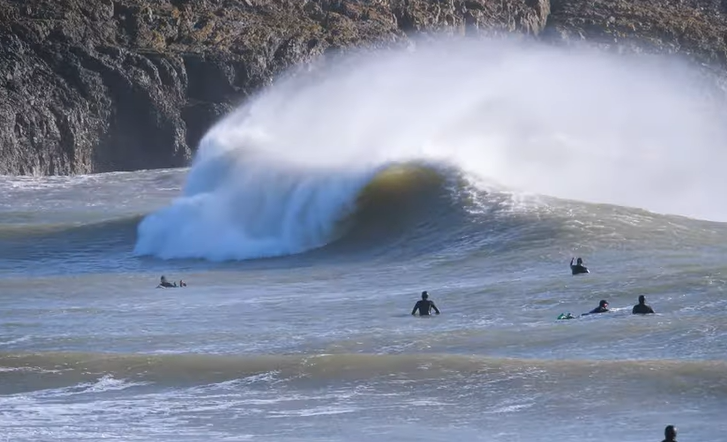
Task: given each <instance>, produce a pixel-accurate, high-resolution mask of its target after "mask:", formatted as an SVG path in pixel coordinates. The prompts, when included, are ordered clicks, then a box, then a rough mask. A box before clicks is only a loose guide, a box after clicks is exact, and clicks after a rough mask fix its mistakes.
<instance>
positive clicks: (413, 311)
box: [411, 302, 419, 316]
mask: <svg viewBox="0 0 727 442" xmlns="http://www.w3.org/2000/svg"><path fill="white" fill-rule="evenodd" d="M418 308H419V303H418V302H417V303H416V304H414V308H413V309H412V311H411V315H412V316H414V315H415V314H416V312H417V309H418Z"/></svg>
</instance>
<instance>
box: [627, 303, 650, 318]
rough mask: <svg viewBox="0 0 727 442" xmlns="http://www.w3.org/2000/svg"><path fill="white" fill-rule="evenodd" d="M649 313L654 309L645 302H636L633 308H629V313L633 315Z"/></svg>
mask: <svg viewBox="0 0 727 442" xmlns="http://www.w3.org/2000/svg"><path fill="white" fill-rule="evenodd" d="M649 313H654V309H653V308H651V306H648V305H646V304H636V305H635V306H634V309H633V310H631V314H634V315H646V314H649Z"/></svg>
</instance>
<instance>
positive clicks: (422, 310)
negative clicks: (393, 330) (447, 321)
mask: <svg viewBox="0 0 727 442" xmlns="http://www.w3.org/2000/svg"><path fill="white" fill-rule="evenodd" d="M428 298H429V294H428V293H427V292H426V291H423V292H422V299H421V300H420V301H417V303H416V304H414V310H412V311H411V315H412V316H414V315H415V314H416V312H417V310H419V316H429V312H430V311H431V310H432V309H434V311H435V312H436V313H437V314H439V309H438V308H437V306H436V305H434V301H430V300H429V299H428Z"/></svg>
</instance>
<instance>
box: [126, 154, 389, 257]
mask: <svg viewBox="0 0 727 442" xmlns="http://www.w3.org/2000/svg"><path fill="white" fill-rule="evenodd" d="M230 161H233V164H230ZM243 161H244V160H235V159H231V158H230V156H229V155H220V156H214V157H211V158H210V157H205V158H203V159H201V160H200V164H198V165H197V166H195V168H194V169H193V170H192V172H191V173H190V177H189V181H188V183H187V186H186V187H185V189H184V193H183V196H182V197H181V198H179V199H177V200H176V201H175V202H174V203H173V204H172V205H171V206H169V207H166V208H162V209H161V210H159V211H157V212H155V213H153V214H151V215H149V216H147V217H146V218H145V219H144V220H143V221H142V222H141V223H140V224H139V227H138V239H137V243H136V247H135V249H134V253H135V254H137V255H154V256H157V257H159V258H163V259H172V258H204V259H208V260H211V261H224V260H242V259H251V258H266V257H273V256H281V255H290V254H296V253H300V252H303V251H306V250H310V249H313V248H316V247H320V246H322V245H324V244H326V243H328V242H329V241H330V240H331V239H332V238H334V236H335V233H336V225H337V222H338V221H339V220H340V219H342V218H343V217H345V216H346V215H347V214H349V213H351V212H352V211H353V210H354V209H355V203H356V195H357V194H358V192H359V191H360V190H361V189H362V188H363V187H364V186H365V185H366V183H367V182H368V181H369V180H370V179H371V177H372V176H375V175H376V173H377V170H376V169H374V170H363V171H346V170H344V171H340V170H333V171H330V170H310V169H303V168H299V167H296V166H293V165H291V166H290V167H284V166H282V165H280V164H276V165H275V167H269V163H267V162H266V161H264V160H252V161H249V162H248V161H245V162H244V163H243Z"/></svg>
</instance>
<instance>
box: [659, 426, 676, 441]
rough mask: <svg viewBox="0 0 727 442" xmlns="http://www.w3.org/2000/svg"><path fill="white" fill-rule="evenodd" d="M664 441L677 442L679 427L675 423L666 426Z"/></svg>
mask: <svg viewBox="0 0 727 442" xmlns="http://www.w3.org/2000/svg"><path fill="white" fill-rule="evenodd" d="M662 442H677V429H676V427H675V426H674V425H667V426H666V428H664V440H663V441H662Z"/></svg>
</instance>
